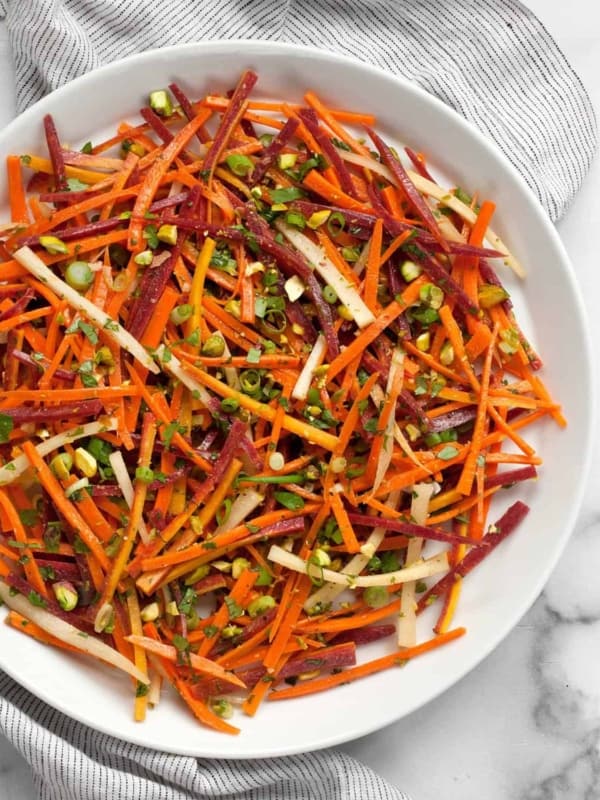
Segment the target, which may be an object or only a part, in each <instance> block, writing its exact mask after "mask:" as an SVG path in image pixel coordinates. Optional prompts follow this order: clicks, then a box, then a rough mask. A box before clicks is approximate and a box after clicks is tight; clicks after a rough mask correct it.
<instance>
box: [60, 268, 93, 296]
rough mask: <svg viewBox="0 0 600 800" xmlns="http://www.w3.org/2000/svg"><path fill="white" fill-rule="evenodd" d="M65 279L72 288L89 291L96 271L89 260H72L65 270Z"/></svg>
mask: <svg viewBox="0 0 600 800" xmlns="http://www.w3.org/2000/svg"><path fill="white" fill-rule="evenodd" d="M65 281H66V282H67V283H68V284H69V286H70V287H71V289H76V290H77V291H78V292H87V290H88V289H89V288H90V286H91V285H92V283H93V282H94V273H93V272H92V270H91V269H90V265H89V264H88V263H87V261H71V263H70V264H69V266H68V267H67V269H66V270H65Z"/></svg>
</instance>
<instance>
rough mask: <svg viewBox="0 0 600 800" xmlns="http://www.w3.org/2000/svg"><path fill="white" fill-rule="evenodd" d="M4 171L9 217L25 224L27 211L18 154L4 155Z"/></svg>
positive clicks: (27, 215) (27, 218)
mask: <svg viewBox="0 0 600 800" xmlns="http://www.w3.org/2000/svg"><path fill="white" fill-rule="evenodd" d="M6 172H7V178H8V197H9V201H10V217H11V220H12V221H13V222H20V223H22V224H23V223H24V224H27V223H28V222H29V212H28V209H27V200H26V197H25V192H24V189H23V176H22V173H21V159H20V158H19V156H7V157H6Z"/></svg>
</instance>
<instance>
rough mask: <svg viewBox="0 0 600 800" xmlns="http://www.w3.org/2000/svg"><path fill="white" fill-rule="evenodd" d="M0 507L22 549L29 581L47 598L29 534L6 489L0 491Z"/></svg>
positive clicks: (46, 591)
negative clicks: (30, 544) (29, 540)
mask: <svg viewBox="0 0 600 800" xmlns="http://www.w3.org/2000/svg"><path fill="white" fill-rule="evenodd" d="M0 506H1V507H2V511H3V512H4V514H6V517H7V522H8V524H9V526H10V527H11V528H12V530H13V532H14V537H15V539H16V541H17V543H18V544H19V546H20V548H21V549H22V552H21V554H20V555H21V557H22V558H21V560H22V561H23V562H24V563H23V569H24V571H25V576H26V577H27V580H28V581H29V582H30V583H31V585H32V586H33V587H34V589H35V590H36V591H38V592H39V593H40V594H41V595H42V596H43V597H47V596H48V590H47V589H46V584H45V583H44V580H43V578H42V576H41V574H40V571H39V569H38V565H37V563H36V561H35V559H34V558H33V553H32V551H31V547H30V546H29V542H28V539H27V534H26V532H25V529H24V527H23V524H22V522H21V519H20V517H19V514H18V513H17V510H16V508H15V507H14V505H13V504H12V502H11V500H10V497H9V496H8V494H7V493H6V490H5V489H0Z"/></svg>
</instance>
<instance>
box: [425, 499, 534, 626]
mask: <svg viewBox="0 0 600 800" xmlns="http://www.w3.org/2000/svg"><path fill="white" fill-rule="evenodd" d="M528 513H529V506H527V505H525V503H522V502H521V501H520V500H517V502H516V503H513V504H512V506H510V508H508V509H507V510H506V511H505V512H504V514H503V515H502V516H501V517H500V519H499V520H498V521H497V522H496V524H495V525H494V526H492V531H493V532H490V533H488V534H487V535H486V537H485V540H487V543H488V545H489V547H487V548H485V547H478V548H476V549H473V550H469V552H468V553H467V555H466V556H465V557H464V558H463V559H462V560H461V561H459V563H458V564H457V565H456V566H455V567H453V568H452V569H451V570H450V572H448V573H447V574H446V575H445V576H444V577H443V578H442V579H441V580H439V581H438V582H437V583H436V584H434V585H433V586H432V587H431V588H430V589H429V590H428V591H427V592H425V594H424V595H423V596H422V597H421V599H420V600H419V602H418V605H417V610H418V611H419V612H421V611H423V609H424V608H426V607H427V606H428V605H429V604H430V603H431V602H432V600H434V599H437V598H438V597H443V596H444V595H445V594H446V592H447V591H449V590H450V588H451V587H452V584H453V583H454V581H455V580H456V579H457V578H464V577H465V576H466V575H468V574H469V572H471V570H472V569H474V568H475V567H476V566H477V565H478V564H479V563H480V562H481V561H483V559H484V558H485V557H486V556H488V555H489V554H490V553H493V551H494V550H495V549H496V547H498V545H499V544H500V543H501V542H503V541H504V540H505V539H506V538H507V537H508V536H509V535H510V534H511V533H512V532H513V531H514V530H515V528H516V527H517V526H518V525H519V523H520V522H521V521H522V520H523V519H525V517H526V516H527V514H528Z"/></svg>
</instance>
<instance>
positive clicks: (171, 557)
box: [142, 503, 318, 572]
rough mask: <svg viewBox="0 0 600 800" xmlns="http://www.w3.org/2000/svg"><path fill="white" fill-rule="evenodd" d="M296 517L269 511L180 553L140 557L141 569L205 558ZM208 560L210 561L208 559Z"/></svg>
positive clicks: (292, 513) (307, 509)
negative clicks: (271, 526)
mask: <svg viewBox="0 0 600 800" xmlns="http://www.w3.org/2000/svg"><path fill="white" fill-rule="evenodd" d="M317 508H318V505H317V504H316V503H313V504H309V505H305V506H304V507H303V511H304V513H310V512H312V511H315V510H316V509H317ZM297 515H298V512H297V511H271V512H268V513H266V514H261V515H260V516H258V517H253V518H252V520H251V521H249V522H248V523H245V524H243V525H237V526H236V527H235V528H230V529H229V530H227V531H223V532H222V533H217V534H215V535H214V536H212V537H211V538H210V539H209V540H208V541H206V542H201V543H199V544H194V545H192V546H190V547H187V548H186V549H185V550H181V551H170V552H169V553H168V554H166V555H164V556H158V557H156V558H144V557H142V567H143V569H144V572H147V571H151V570H155V569H162V568H163V567H170V566H173V565H175V564H183V563H185V562H186V561H190V560H192V559H195V558H196V557H197V556H206V555H207V554H210V551H212V550H218V549H219V548H222V547H227V546H228V545H230V544H232V543H234V542H236V541H237V540H239V541H243V540H244V539H245V538H246V536H247V534H248V533H251V532H252V530H253V529H257V530H258V531H260V530H261V528H267V527H268V526H269V525H273V524H275V523H277V522H282V521H285V520H289V519H294V518H295V517H296V516H297ZM209 560H210V559H209Z"/></svg>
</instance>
